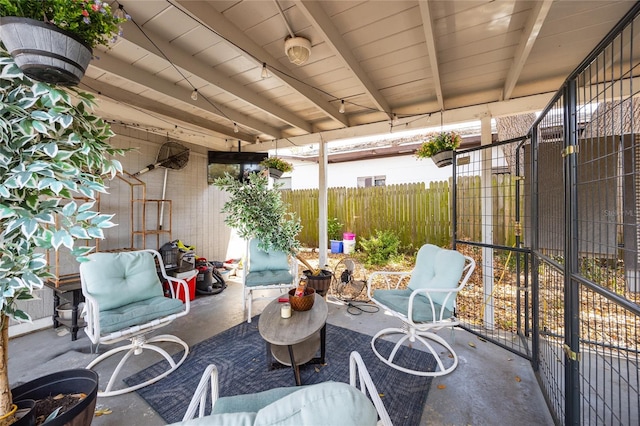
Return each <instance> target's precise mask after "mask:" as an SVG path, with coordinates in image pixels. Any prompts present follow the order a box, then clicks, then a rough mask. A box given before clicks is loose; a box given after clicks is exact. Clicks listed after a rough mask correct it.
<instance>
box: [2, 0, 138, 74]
mask: <svg viewBox="0 0 640 426" xmlns="http://www.w3.org/2000/svg"><path fill="white" fill-rule="evenodd" d="M124 21H126V16H125V14H124V11H123V9H120V8H118V9H117V10H116V12H115V13H112V11H111V7H110V6H109V4H108V3H107V2H106V1H102V0H0V38H2V41H3V43H4V45H5V47H6V49H7V50H8V51H9V53H10V54H11V55H12V56H13V57H14V59H15V60H16V63H17V64H18V66H19V67H20V68H21V69H22V71H23V72H24V73H25V74H26V75H27V76H29V77H31V78H33V79H36V80H39V81H43V82H46V83H50V84H61V85H66V86H75V85H77V84H78V83H79V82H80V80H81V79H82V76H83V75H84V73H85V71H86V69H87V66H88V65H89V62H90V61H91V58H92V56H93V50H92V49H93V48H94V47H96V46H98V45H104V46H108V45H109V44H110V43H112V42H113V41H114V40H115V38H116V37H117V36H118V35H119V33H120V24H121V23H122V22H124Z"/></svg>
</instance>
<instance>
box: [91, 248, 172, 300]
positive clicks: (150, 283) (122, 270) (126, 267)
mask: <svg viewBox="0 0 640 426" xmlns="http://www.w3.org/2000/svg"><path fill="white" fill-rule="evenodd" d="M89 259H90V260H89V261H88V262H84V263H81V264H80V274H81V275H82V280H83V282H84V283H85V285H86V291H87V292H88V293H89V294H90V295H91V296H93V297H95V298H96V300H97V301H98V305H99V306H100V310H101V311H106V310H109V309H113V308H117V307H120V306H124V305H128V304H129V303H134V302H140V301H142V300H146V299H149V298H151V297H156V296H163V291H162V285H161V284H160V279H159V278H158V273H157V272H156V262H155V259H154V257H153V255H152V254H151V253H149V252H144V251H132V252H121V253H93V254H91V255H89Z"/></svg>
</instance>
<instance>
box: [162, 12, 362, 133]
mask: <svg viewBox="0 0 640 426" xmlns="http://www.w3.org/2000/svg"><path fill="white" fill-rule="evenodd" d="M174 3H177V4H179V5H180V7H181V8H182V9H183V10H184V11H185V12H187V13H189V15H191V16H192V17H193V19H194V20H195V21H196V22H199V23H200V24H202V25H203V26H205V27H207V28H209V29H210V30H211V31H214V32H215V33H216V34H219V35H220V36H221V37H222V38H223V39H225V40H226V41H227V42H229V43H230V44H231V45H232V46H234V48H236V49H237V50H238V52H239V53H241V54H243V55H247V54H248V55H249V56H251V57H252V58H253V60H255V61H256V63H258V64H259V65H262V63H263V62H265V63H267V65H269V69H270V70H271V71H273V74H274V75H275V76H277V77H278V78H279V79H280V80H282V81H283V82H284V83H286V84H287V85H289V86H290V87H291V88H293V89H294V90H296V91H297V92H298V93H300V94H301V95H302V96H304V97H305V98H307V100H308V101H309V102H311V103H312V104H314V105H315V106H316V108H318V109H320V110H321V111H322V112H323V113H325V114H326V115H327V116H328V117H330V118H332V119H334V120H336V121H337V122H339V123H341V124H342V125H344V126H345V127H348V126H349V121H348V120H347V117H346V116H345V114H340V113H339V112H338V108H336V107H335V106H334V105H331V104H330V103H329V102H328V101H327V100H326V99H324V98H323V97H322V96H320V94H319V93H318V92H317V91H316V90H315V89H314V88H312V87H310V86H308V85H306V84H304V83H302V82H301V81H300V80H298V79H296V78H294V77H291V76H289V75H287V74H284V73H282V72H278V68H277V67H276V66H275V64H279V62H278V60H277V59H276V58H274V57H273V56H271V55H270V54H269V52H267V51H266V50H265V49H263V48H262V47H261V46H259V45H258V44H256V43H255V42H254V41H253V40H251V39H250V38H249V37H248V36H247V35H246V34H244V32H243V31H241V30H240V29H238V27H236V26H235V25H233V24H232V23H231V22H229V20H227V19H226V18H225V17H224V15H223V14H221V13H220V12H218V11H217V10H216V9H215V8H214V7H213V6H211V5H209V4H207V2H202V1H186V0H180V1H174V2H172V4H174ZM265 133H266V132H265Z"/></svg>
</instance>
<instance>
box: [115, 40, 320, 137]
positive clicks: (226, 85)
mask: <svg viewBox="0 0 640 426" xmlns="http://www.w3.org/2000/svg"><path fill="white" fill-rule="evenodd" d="M146 36H148V37H149V38H151V40H153V44H155V45H156V46H157V48H156V47H154V45H153V44H152V43H151V42H150V41H149V39H148V38H147V37H145V35H143V34H141V33H140V32H139V31H129V32H127V33H125V39H126V40H127V41H129V42H131V43H133V44H135V45H136V46H138V47H140V48H142V49H144V50H147V51H148V52H150V53H151V54H154V55H155V54H157V53H156V52H157V50H158V49H160V51H161V52H162V53H164V54H165V55H166V56H167V57H168V58H169V59H170V60H171V62H173V64H175V65H176V66H179V67H180V68H182V69H184V70H185V71H188V72H189V73H192V74H194V75H196V76H197V77H199V78H201V79H203V80H206V81H207V82H209V83H210V84H212V85H214V86H216V87H219V88H220V89H222V90H224V91H225V92H227V93H229V94H231V95H233V96H235V97H237V98H239V99H242V100H243V101H245V102H247V103H248V104H250V105H253V106H255V107H256V108H258V109H261V110H262V111H264V112H267V113H269V114H271V115H273V116H274V117H276V118H278V119H280V120H282V121H284V122H285V123H287V124H289V125H291V126H293V127H298V128H300V129H302V130H304V131H305V132H308V133H310V132H311V125H309V123H307V122H306V121H304V120H303V119H301V118H300V117H298V116H296V115H294V114H292V113H290V112H289V111H287V110H285V109H283V108H279V107H277V106H275V105H273V104H272V103H271V102H270V101H269V100H267V99H265V98H264V97H262V96H258V95H257V94H256V93H254V92H252V91H251V90H249V89H247V88H246V87H245V86H243V85H241V84H238V83H235V82H234V81H233V80H231V79H230V78H228V77H227V76H225V75H224V74H223V73H221V72H220V71H217V70H216V69H215V68H212V67H210V66H208V65H205V64H203V63H202V62H200V61H197V60H194V58H193V56H191V55H189V54H186V53H184V52H183V51H182V50H180V49H177V48H176V47H174V46H173V45H172V44H171V43H168V42H166V41H164V40H162V38H161V37H160V36H159V35H158V34H155V33H151V32H149V33H148V34H146Z"/></svg>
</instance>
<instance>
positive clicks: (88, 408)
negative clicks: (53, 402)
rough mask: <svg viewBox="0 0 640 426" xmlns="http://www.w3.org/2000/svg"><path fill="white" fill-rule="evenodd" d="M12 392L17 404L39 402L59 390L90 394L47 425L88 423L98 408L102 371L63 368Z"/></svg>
mask: <svg viewBox="0 0 640 426" xmlns="http://www.w3.org/2000/svg"><path fill="white" fill-rule="evenodd" d="M11 393H12V398H13V402H14V403H15V404H18V402H19V401H22V400H26V399H32V400H35V401H37V400H39V399H44V398H46V397H48V396H49V395H57V394H59V393H62V394H74V393H84V394H86V395H87V397H86V398H85V399H83V400H82V401H80V402H79V403H78V404H76V405H75V406H73V407H71V408H70V409H69V410H68V411H66V412H64V413H62V414H61V415H60V416H58V417H56V418H55V419H53V420H51V421H49V422H47V426H88V425H90V424H91V421H92V420H93V413H94V410H95V407H96V398H97V395H98V373H96V372H95V371H93V370H88V369H86V368H78V369H74V370H63V371H59V372H57V373H53V374H49V375H47V376H43V377H39V378H37V379H35V380H31V381H30V382H27V383H23V384H22V385H20V386H17V387H15V388H13V389H12V390H11ZM25 424H28V423H25Z"/></svg>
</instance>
